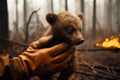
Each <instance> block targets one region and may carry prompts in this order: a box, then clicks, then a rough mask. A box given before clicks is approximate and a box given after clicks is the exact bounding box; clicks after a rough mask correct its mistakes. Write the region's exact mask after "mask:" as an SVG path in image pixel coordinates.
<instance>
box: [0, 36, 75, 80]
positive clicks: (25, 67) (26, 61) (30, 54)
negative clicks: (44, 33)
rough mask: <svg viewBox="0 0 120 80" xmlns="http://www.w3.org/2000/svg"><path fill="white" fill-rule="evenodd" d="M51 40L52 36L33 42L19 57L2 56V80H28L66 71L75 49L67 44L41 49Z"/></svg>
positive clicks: (0, 62)
mask: <svg viewBox="0 0 120 80" xmlns="http://www.w3.org/2000/svg"><path fill="white" fill-rule="evenodd" d="M51 38H52V37H51V36H48V37H42V38H40V39H39V40H38V41H35V42H33V43H32V44H30V46H29V47H28V49H27V50H26V51H24V52H23V53H22V54H21V55H19V56H18V57H13V58H10V56H9V55H4V56H1V57H0V80H28V78H30V77H32V76H45V75H52V74H54V73H57V72H59V71H61V70H63V69H65V68H66V67H67V66H68V62H69V61H70V60H71V57H72V54H73V53H74V51H75V49H74V48H70V47H69V45H68V44H66V43H60V44H57V45H55V46H53V47H49V48H40V47H41V46H43V45H45V44H46V43H47V42H49V40H50V39H51ZM38 47H39V49H38ZM66 49H67V50H66Z"/></svg>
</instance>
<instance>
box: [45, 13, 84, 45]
mask: <svg viewBox="0 0 120 80" xmlns="http://www.w3.org/2000/svg"><path fill="white" fill-rule="evenodd" d="M46 20H47V22H48V23H49V24H50V25H51V30H52V31H51V32H52V34H53V35H54V37H55V38H57V39H59V40H61V41H67V42H68V43H70V44H71V45H78V44H81V43H83V42H84V39H83V37H82V34H81V29H82V23H83V14H82V13H80V14H78V15H74V14H71V13H70V12H67V11H65V12H60V13H58V14H55V13H48V14H47V16H46Z"/></svg>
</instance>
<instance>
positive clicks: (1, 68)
mask: <svg viewBox="0 0 120 80" xmlns="http://www.w3.org/2000/svg"><path fill="white" fill-rule="evenodd" d="M0 80H28V76H27V73H26V71H25V68H24V66H23V64H22V62H21V59H20V58H19V57H10V56H9V55H8V54H5V55H0Z"/></svg>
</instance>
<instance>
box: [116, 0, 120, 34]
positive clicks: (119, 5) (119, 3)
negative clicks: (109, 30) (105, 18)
mask: <svg viewBox="0 0 120 80" xmlns="http://www.w3.org/2000/svg"><path fill="white" fill-rule="evenodd" d="M119 15H120V1H119V0H117V27H118V33H120V16H119Z"/></svg>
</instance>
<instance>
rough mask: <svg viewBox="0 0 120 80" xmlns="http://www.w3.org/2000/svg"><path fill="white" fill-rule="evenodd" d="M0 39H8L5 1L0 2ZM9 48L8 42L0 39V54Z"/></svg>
mask: <svg viewBox="0 0 120 80" xmlns="http://www.w3.org/2000/svg"><path fill="white" fill-rule="evenodd" d="M0 38H6V39H9V27H8V10H7V0H1V1H0ZM7 48H9V42H6V41H4V40H2V39H0V54H2V53H4V51H6V50H5V49H7Z"/></svg>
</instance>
